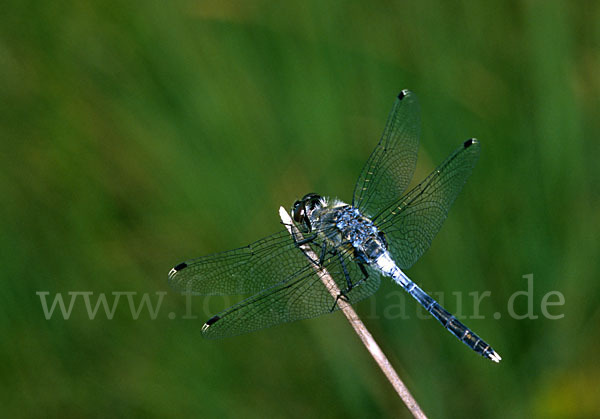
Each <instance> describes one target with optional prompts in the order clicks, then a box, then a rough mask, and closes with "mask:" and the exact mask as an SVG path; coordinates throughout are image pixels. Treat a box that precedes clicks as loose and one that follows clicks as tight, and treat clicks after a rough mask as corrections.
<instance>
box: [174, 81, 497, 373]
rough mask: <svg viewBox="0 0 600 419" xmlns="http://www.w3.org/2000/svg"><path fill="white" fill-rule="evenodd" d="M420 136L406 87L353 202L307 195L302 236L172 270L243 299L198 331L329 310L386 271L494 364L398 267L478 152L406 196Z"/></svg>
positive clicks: (301, 211) (215, 333)
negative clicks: (326, 278)
mask: <svg viewBox="0 0 600 419" xmlns="http://www.w3.org/2000/svg"><path fill="white" fill-rule="evenodd" d="M419 135H420V115H419V105H418V102H417V99H416V97H415V95H414V94H413V93H411V92H410V91H408V90H403V91H402V92H401V93H400V94H399V95H398V97H397V99H396V101H395V103H394V106H393V108H392V111H391V113H390V115H389V117H388V120H387V124H386V126H385V129H384V131H383V135H382V137H381V139H380V141H379V143H378V144H377V147H375V150H374V151H373V152H372V154H371V156H370V157H369V159H368V160H367V163H366V164H365V166H364V168H363V169H362V172H361V173H360V175H359V177H358V181H357V183H356V186H355V188H354V195H353V198H352V203H351V204H347V203H344V202H342V201H339V200H337V199H329V198H325V197H322V196H320V195H317V194H315V193H309V194H307V195H305V196H304V197H303V198H302V199H300V200H298V201H296V202H295V203H294V205H293V206H292V208H291V211H290V215H291V217H292V219H293V222H294V223H295V225H296V227H297V228H298V229H299V230H300V231H301V232H302V233H303V236H302V239H298V238H297V237H296V236H294V235H293V234H290V233H289V232H288V231H287V230H285V229H284V230H282V231H280V232H278V233H275V234H273V235H271V236H268V237H265V238H263V239H261V240H258V241H256V242H254V243H252V244H250V245H248V246H245V247H242V248H239V249H234V250H230V251H227V252H222V253H217V254H213V255H209V256H204V257H200V258H198V259H194V260H189V261H186V262H182V263H180V264H178V265H177V266H175V267H174V268H173V269H171V271H170V272H169V283H170V285H171V286H172V287H173V288H174V289H176V290H178V291H181V292H189V293H192V294H195V295H246V296H247V298H245V299H243V300H242V301H241V302H239V303H237V304H235V305H233V306H232V307H229V308H228V309H226V310H225V311H223V312H221V313H219V314H217V315H215V316H213V317H211V318H210V319H209V320H208V321H207V322H206V323H205V324H204V326H203V327H202V334H203V336H204V337H206V338H221V337H227V336H234V335H238V334H242V333H247V332H252V331H255V330H258V329H262V328H265V327H270V326H273V325H276V324H279V323H284V322H290V321H294V320H298V319H305V318H311V317H316V316H320V315H322V314H326V313H330V312H333V311H335V310H338V309H339V304H338V303H339V300H340V299H343V300H344V301H346V302H348V303H350V304H353V303H356V302H357V301H360V300H362V299H364V298H366V297H369V296H371V295H372V294H373V293H375V291H377V289H378V288H379V284H380V277H381V276H387V277H389V278H391V279H392V280H393V281H394V282H396V283H397V284H398V285H400V286H401V287H402V288H404V290H406V292H408V294H410V295H411V296H412V297H413V298H414V299H415V300H416V301H417V302H418V303H419V304H421V305H422V306H423V307H424V308H425V309H426V310H427V311H428V312H429V313H430V314H431V315H432V316H433V317H434V318H435V319H437V320H438V321H439V322H440V323H441V324H442V326H444V328H446V329H447V330H448V331H450V332H451V333H452V334H453V335H454V336H456V337H457V338H458V339H459V340H460V341H461V342H463V343H464V344H466V345H467V346H468V347H469V348H471V349H472V350H474V351H475V352H477V353H478V354H480V355H482V356H483V357H485V358H488V359H490V360H492V361H494V362H500V360H501V357H500V355H499V354H498V353H497V352H496V351H494V350H493V349H492V348H491V346H490V345H488V344H487V343H486V342H485V341H483V339H481V338H480V337H479V336H477V335H476V334H475V333H474V332H473V331H472V330H470V329H469V328H468V327H467V326H465V325H464V324H463V323H461V322H460V321H459V320H458V319H457V318H456V317H455V316H453V315H452V314H451V313H450V312H448V311H447V310H446V309H444V308H443V307H442V306H441V305H440V304H439V303H438V302H437V301H435V300H434V299H433V298H432V297H430V296H429V295H428V294H427V293H426V292H425V291H423V290H422V289H421V288H420V287H419V286H418V285H416V284H415V283H414V282H413V281H412V280H411V279H410V278H408V276H407V275H406V274H405V273H404V271H405V270H407V269H409V268H410V267H411V266H412V265H413V264H414V263H415V262H416V261H417V260H418V259H419V258H420V257H421V256H422V255H423V253H424V252H425V251H426V250H427V249H428V248H429V246H430V245H431V242H432V240H433V238H434V237H435V235H436V234H437V232H438V231H439V229H440V228H441V226H442V224H443V222H444V220H445V219H446V216H447V214H448V211H449V209H450V207H451V206H452V203H453V202H454V200H455V199H456V197H457V196H458V194H459V193H460V191H461V190H462V188H463V185H464V184H465V182H466V180H467V178H468V177H469V175H470V174H471V172H472V171H473V168H474V166H475V164H476V162H477V160H478V158H479V154H480V143H479V141H477V140H476V139H474V138H472V139H469V140H467V141H465V142H464V143H463V144H461V145H460V147H458V149H456V150H455V151H454V152H453V153H452V154H451V155H450V156H449V157H448V158H447V159H446V160H445V161H444V162H443V163H442V164H441V165H439V166H438V167H437V168H436V169H435V170H434V171H433V172H432V173H431V174H430V175H429V176H427V177H426V178H425V180H423V181H422V182H421V183H420V184H418V185H417V186H416V187H414V188H412V189H410V190H409V191H408V192H406V193H404V192H405V190H406V188H407V187H408V184H409V183H410V180H411V179H412V176H413V174H414V171H415V166H416V162H417V151H418V146H419ZM300 246H309V247H310V249H311V250H312V251H313V252H314V254H315V255H318V257H317V258H314V259H311V258H309V257H307V256H306V254H305V253H304V252H303V251H301V250H300ZM315 266H317V267H320V268H324V269H326V270H327V271H328V272H329V273H330V274H331V276H332V278H333V279H334V281H335V283H336V286H337V288H336V290H337V291H336V292H337V295H336V293H332V292H331V290H329V289H327V288H326V285H325V284H324V283H323V282H321V280H320V279H319V276H318V274H317V270H316V269H315Z"/></svg>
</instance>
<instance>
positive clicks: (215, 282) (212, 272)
mask: <svg viewBox="0 0 600 419" xmlns="http://www.w3.org/2000/svg"><path fill="white" fill-rule="evenodd" d="M308 264H309V262H308V260H307V259H306V257H305V256H304V255H303V253H302V252H301V251H300V250H299V249H298V248H297V246H296V245H295V243H294V240H293V238H292V237H291V236H290V234H289V233H288V231H287V230H282V231H280V232H278V233H275V234H273V235H271V236H268V237H265V238H263V239H261V240H258V241H256V242H254V243H252V244H250V245H248V246H245V247H241V248H239V249H234V250H230V251H227V252H222V253H217V254H213V255H208V256H204V257H200V258H198V259H193V260H190V261H187V262H183V263H180V264H179V265H177V266H175V267H174V268H173V269H171V271H170V272H169V284H170V285H171V287H173V288H174V289H175V290H177V291H180V292H190V293H192V294H197V295H244V294H245V295H248V294H254V293H257V292H259V291H260V290H262V289H264V288H268V287H270V286H272V285H274V284H277V283H279V282H281V281H282V280H283V279H285V278H287V277H289V276H290V275H293V274H295V273H297V272H299V271H301V270H302V269H303V268H306V266H307V265H308Z"/></svg>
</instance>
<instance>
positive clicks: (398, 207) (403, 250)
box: [373, 139, 480, 269]
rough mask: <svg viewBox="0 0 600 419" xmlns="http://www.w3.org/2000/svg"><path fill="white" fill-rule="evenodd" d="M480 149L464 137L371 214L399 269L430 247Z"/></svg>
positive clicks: (406, 265)
mask: <svg viewBox="0 0 600 419" xmlns="http://www.w3.org/2000/svg"><path fill="white" fill-rule="evenodd" d="M479 152H480V144H479V142H478V141H477V140H476V139H471V140H468V141H466V142H465V143H464V144H463V145H461V146H460V147H459V148H458V149H457V150H456V151H454V153H452V154H451V155H450V157H448V158H447V159H446V160H445V161H444V162H443V163H442V164H441V165H440V166H438V167H437V169H435V170H434V171H433V172H432V173H431V174H430V175H429V176H427V178H425V180H424V181H423V182H421V183H420V184H419V185H418V186H416V187H415V188H414V189H412V190H411V191H410V192H408V193H407V194H406V195H404V196H403V197H402V198H400V199H399V200H397V201H396V202H394V203H392V204H391V205H389V207H388V208H386V209H384V210H383V211H382V212H381V213H379V214H378V215H376V216H375V217H373V222H374V223H375V224H376V225H377V226H378V228H379V229H380V230H381V231H383V232H384V234H385V237H386V239H387V242H388V248H389V250H390V252H391V254H392V256H393V257H394V260H395V261H396V263H397V264H398V266H399V267H400V268H401V269H408V268H410V267H411V266H412V265H413V264H414V263H415V262H416V261H417V260H418V259H419V258H420V257H421V256H422V255H423V253H425V251H426V250H427V249H428V248H429V246H430V245H431V241H432V240H433V238H434V237H435V235H436V234H437V232H438V231H439V230H440V228H441V227H442V224H443V223H444V220H445V219H446V216H447V214H448V210H449V209H450V207H451V206H452V203H453V202H454V200H455V199H456V197H457V196H458V194H459V193H460V191H461V189H462V187H463V185H464V184H465V182H466V181H467V178H468V177H469V175H470V174H471V172H472V171H473V167H475V164H476V163H477V160H478V158H479Z"/></svg>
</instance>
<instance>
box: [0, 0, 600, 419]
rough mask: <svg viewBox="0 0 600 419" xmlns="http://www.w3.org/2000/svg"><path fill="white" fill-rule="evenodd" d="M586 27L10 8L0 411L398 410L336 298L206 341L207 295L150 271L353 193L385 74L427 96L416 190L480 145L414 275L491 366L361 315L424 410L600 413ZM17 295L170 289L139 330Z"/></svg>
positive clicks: (278, 13) (127, 316) (336, 11)
mask: <svg viewBox="0 0 600 419" xmlns="http://www.w3.org/2000/svg"><path fill="white" fill-rule="evenodd" d="M598 22H600V3H598V2H593V1H589V2H585V1H579V2H567V1H564V2H560V1H533V0H529V1H523V2H518V1H517V2H515V1H511V2H497V1H495V2H470V1H462V2H461V1H452V2H446V1H422V2H416V1H415V2H381V3H379V2H378V3H370V2H357V1H350V2H341V1H339V2H335V1H325V2H322V1H309V2H294V3H292V2H289V3H287V2H286V3H284V2H281V3H280V2H271V1H254V2H245V3H244V4H237V2H233V1H199V2H193V1H173V2H161V1H149V2H136V1H124V0H122V1H119V0H115V1H108V2H61V1H58V2H29V1H20V2H14V1H13V2H8V4H5V5H4V7H3V13H2V16H1V17H0V34H1V35H0V95H1V100H0V107H1V112H0V121H1V124H0V137H1V138H2V142H3V147H2V149H3V151H2V153H1V154H0V156H1V157H0V158H1V162H0V163H1V164H0V192H1V196H2V205H1V206H0V219H1V220H2V234H1V236H0V246H1V248H0V263H1V272H2V281H1V285H0V287H1V294H0V310H1V315H0V325H1V329H0V330H1V332H2V345H1V349H0V361H1V363H2V368H1V369H0V380H1V381H0V382H1V384H2V389H1V390H2V391H0V406H2V407H1V408H0V410H2V411H3V413H4V414H3V416H6V417H9V416H24V417H40V416H49V417H82V416H113V415H118V416H131V417H135V416H139V417H171V416H172V417H183V416H186V417H203V418H204V417H206V418H210V417H240V416H244V417H397V416H400V417H406V416H408V411H407V410H406V408H405V407H404V406H403V405H402V403H401V402H400V400H399V399H398V398H397V396H396V395H395V393H394V391H393V390H392V388H391V386H390V385H389V383H388V382H387V381H386V380H385V379H384V377H383V374H382V373H381V372H380V371H379V370H378V368H377V367H376V366H375V364H374V362H373V361H372V360H371V359H370V358H369V356H368V355H367V353H366V351H365V349H364V348H363V347H362V345H361V344H360V343H359V341H358V339H357V337H356V336H355V335H354V333H353V331H352V329H351V328H350V327H349V325H348V324H347V323H346V321H345V319H344V318H343V316H342V315H341V314H340V313H336V314H334V315H330V316H324V317H321V318H320V319H319V320H307V321H302V322H296V323H293V324H288V325H285V326H281V327H277V328H272V329H268V330H264V331H261V332H256V333H254V334H250V335H246V336H240V337H236V338H232V339H228V340H222V341H206V340H203V339H202V338H201V335H200V328H201V325H202V323H203V321H205V320H206V319H207V318H208V317H209V316H210V315H211V314H214V312H215V310H218V309H219V307H222V306H223V304H224V303H225V302H226V301H225V302H224V301H223V300H222V299H221V300H219V299H215V298H213V299H206V298H201V297H194V299H193V300H192V302H193V307H191V313H192V316H197V318H196V319H184V318H182V317H184V316H185V314H186V310H187V309H186V300H185V298H184V297H182V296H178V295H176V294H175V293H174V292H172V291H170V290H169V289H168V285H167V272H168V271H169V269H170V268H171V267H172V266H173V265H174V264H176V263H178V262H181V261H183V260H186V259H189V258H192V257H197V256H200V255H204V254H207V253H213V252H217V251H222V250H227V249H229V248H234V247H239V246H242V245H245V244H247V243H249V242H251V241H254V240H255V239H258V238H260V237H261V236H263V235H266V234H269V233H272V232H274V231H276V230H277V229H279V228H280V225H279V218H278V215H277V209H278V207H279V206H280V205H284V206H285V207H286V208H287V207H289V206H290V205H291V204H292V203H293V202H294V200H295V199H297V198H298V197H300V196H302V195H304V194H305V193H307V192H311V191H314V192H319V193H321V194H323V195H332V196H337V197H339V198H341V199H344V200H350V199H351V194H352V191H353V186H354V182H355V180H356V178H357V176H358V174H359V172H360V169H361V168H362V165H363V164H364V162H365V161H366V159H367V157H368V156H369V153H370V152H371V150H372V149H373V148H374V146H375V144H376V143H377V141H378V139H379V136H380V134H381V132H382V130H383V127H384V124H385V121H386V117H387V113H388V111H389V110H390V109H391V107H392V104H393V101H394V98H395V96H396V94H397V93H398V92H399V90H400V89H403V88H409V89H411V90H412V91H414V92H415V93H416V94H417V96H418V98H419V101H420V104H421V109H422V138H421V147H420V150H419V163H418V167H417V173H416V176H415V181H418V180H420V179H422V178H423V177H424V176H425V175H426V174H427V173H428V172H429V171H430V170H432V169H433V168H434V167H435V165H436V164H438V163H440V162H441V161H442V160H443V159H444V158H445V157H446V156H447V155H448V154H449V153H450V152H451V151H452V150H454V149H455V148H456V147H457V146H458V145H459V144H461V142H462V141H464V140H465V139H467V138H469V137H472V136H475V137H477V138H479V139H480V140H481V143H482V157H481V159H480V161H479V164H478V166H477V167H476V168H475V171H474V173H473V176H472V177H471V179H470V180H469V182H468V184H467V186H466V187H465V189H464V190H463V192H462V194H461V195H460V196H459V198H458V200H457V201H456V203H455V205H454V207H453V209H452V211H451V212H450V216H449V218H448V220H447V221H446V223H445V225H444V227H443V228H442V230H441V232H440V234H439V235H438V236H437V238H436V240H435V241H434V243H433V245H432V247H431V249H430V250H429V251H428V252H427V253H426V254H425V255H424V256H423V257H422V258H421V260H420V261H419V262H418V263H417V264H416V265H415V266H414V267H413V268H412V269H411V270H410V271H409V272H408V274H409V276H411V277H412V278H413V279H414V280H415V281H416V282H417V283H419V284H421V286H422V287H423V288H424V289H425V290H427V291H430V292H431V293H433V295H434V296H436V297H439V298H441V299H442V300H443V303H444V304H445V305H446V307H447V308H448V309H450V310H452V311H455V312H459V313H460V314H462V315H463V316H464V321H465V323H466V324H468V325H469V326H470V327H472V328H473V329H474V330H475V331H476V332H478V333H479V334H480V335H481V336H482V337H483V338H484V339H486V340H487V341H488V342H489V343H491V344H492V346H493V347H494V348H495V349H496V350H497V351H498V352H499V353H500V354H501V355H502V356H503V358H504V359H503V361H502V362H501V363H500V364H499V365H496V364H493V363H491V362H489V361H487V360H484V359H482V358H480V357H478V356H477V355H476V354H474V353H472V352H471V351H470V350H469V349H468V348H466V347H465V346H464V345H462V344H460V343H459V342H458V341H456V339H455V338H454V337H452V336H451V335H450V334H449V333H447V332H445V331H444V330H443V329H442V328H441V327H440V326H439V325H438V324H437V323H436V322H435V321H434V320H431V319H428V318H427V317H426V316H423V315H422V312H421V311H418V310H417V308H416V305H415V303H414V302H413V301H412V300H409V299H408V298H406V299H404V300H401V299H400V295H402V294H401V293H400V292H399V291H398V287H397V286H394V285H393V284H391V283H390V281H387V280H383V281H382V286H381V289H380V291H379V292H378V293H377V294H376V295H375V296H374V297H373V298H371V299H370V300H367V301H365V302H362V303H360V304H359V305H358V306H357V309H358V311H359V313H360V314H362V316H363V318H364V320H365V322H366V323H367V325H368V326H369V328H370V329H371V331H372V333H373V334H374V335H375V337H376V338H377V339H378V341H379V343H380V344H381V346H382V348H383V349H384V351H385V352H386V353H387V355H388V356H389V357H390V360H391V362H392V363H393V364H394V366H395V367H396V368H397V370H398V371H399V374H400V375H401V377H402V378H403V379H404V380H405V381H406V384H407V385H408V386H409V388H410V390H411V391H412V392H413V394H414V396H415V398H416V399H417V400H418V401H419V403H420V404H421V406H422V408H423V410H424V411H425V412H426V413H427V414H429V415H431V416H432V417H484V416H485V417H531V416H536V417H598V416H600V407H599V406H600V405H599V403H598V401H597V398H598V394H600V384H599V380H598V377H599V376H600V363H599V361H598V351H599V350H600V329H599V328H598V323H599V321H600V311H599V309H598V303H599V301H598V295H599V293H600V281H598V274H599V271H600V269H599V262H598V254H599V253H600V249H599V247H600V245H599V241H598V237H599V235H600V217H599V215H598V205H599V204H600V194H599V192H600V188H599V186H598V185H599V182H598V180H599V175H600V171H599V169H598V162H597V159H598V157H599V156H600V141H599V140H600V136H599V134H600V114H599V112H598V111H599V109H600V101H599V99H598V98H599V97H600V49H599V45H600V25H599V24H598ZM528 274H533V275H534V280H533V290H532V292H531V294H530V297H531V301H530V302H528V298H527V297H526V296H523V295H521V296H519V297H517V298H516V299H515V300H514V303H515V304H514V307H515V311H516V312H517V313H519V314H523V313H526V312H527V311H528V304H531V306H530V307H531V309H532V311H533V314H534V315H536V316H538V318H536V319H516V318H514V316H510V315H509V312H508V303H509V300H510V298H511V296H513V295H514V293H516V292H518V291H523V290H526V288H527V281H526V279H524V278H523V275H528ZM485 291H489V292H490V293H491V295H490V296H489V297H486V298H484V299H483V300H482V301H481V303H480V305H479V315H480V316H479V317H482V318H470V317H474V314H475V308H474V307H473V301H472V297H471V296H470V295H469V293H472V292H478V293H483V292H485ZM551 291H557V292H560V293H562V295H564V299H565V303H564V305H559V306H552V307H549V312H550V313H551V314H553V315H560V314H564V317H563V318H561V319H558V320H552V319H549V318H547V317H546V316H544V315H543V312H542V311H541V304H542V301H543V298H544V296H545V295H546V294H547V293H548V292H551ZM36 292H48V293H49V294H46V297H45V298H46V299H47V301H48V304H49V305H50V304H51V303H52V301H53V300H54V298H55V296H56V295H57V293H60V294H61V295H62V296H63V298H64V299H65V304H66V305H67V306H68V303H69V301H70V297H69V294H68V293H69V292H88V293H89V292H93V294H92V295H91V296H89V294H88V296H89V298H90V300H91V302H92V305H95V303H96V301H97V298H98V296H99V295H102V293H104V294H105V295H106V296H107V299H108V303H109V305H111V304H112V302H113V300H114V298H115V297H114V295H113V294H111V293H113V292H130V293H134V292H135V293H137V294H135V295H134V294H130V298H131V299H132V301H133V302H134V303H135V304H137V305H139V303H140V300H141V299H142V296H143V295H144V294H147V295H148V296H149V297H150V301H151V302H152V303H153V304H154V305H155V306H156V304H157V302H158V301H159V299H160V298H161V297H160V296H161V295H162V296H163V298H162V301H161V306H160V309H159V311H158V312H157V315H156V318H155V319H152V318H151V317H152V316H150V314H148V310H147V309H146V308H143V309H142V311H141V313H140V314H139V317H138V319H137V320H136V319H134V318H133V317H134V316H133V315H132V313H131V311H130V308H129V306H128V300H127V296H126V295H122V297H121V299H120V301H119V303H118V305H117V306H116V311H115V313H114V316H113V318H112V319H108V318H107V316H106V314H104V312H103V309H102V308H100V312H99V313H98V314H97V316H96V317H95V318H94V319H93V320H90V318H89V316H88V314H87V312H86V308H85V305H84V297H83V294H80V295H79V296H77V297H76V298H75V299H74V300H73V301H74V303H73V308H72V312H71V315H70V317H69V319H64V318H63V317H62V315H60V312H59V308H56V307H55V309H56V311H55V312H54V314H53V316H52V318H51V319H49V320H47V319H46V318H45V316H44V311H43V307H42V303H41V297H40V295H38V294H36ZM157 293H159V294H157ZM160 293H163V294H160ZM164 293H166V294H164ZM440 293H442V294H440ZM453 293H458V294H453ZM456 295H458V296H461V298H462V301H457V299H456ZM42 297H43V295H42ZM547 298H548V297H547ZM557 298H558V297H556V294H555V295H554V296H553V297H551V298H550V301H557ZM401 301H405V313H406V315H405V316H404V317H408V318H407V319H402V318H398V315H397V311H394V310H396V309H397V308H398V307H399V304H400V302H401ZM67 308H68V307H67ZM169 313H174V314H173V315H171V317H173V316H174V317H175V318H174V319H172V318H171V317H169ZM417 313H420V314H419V316H417ZM495 313H499V316H500V318H497V316H496V317H494V314H495ZM188 314H189V313H188ZM420 317H423V319H421V318H420Z"/></svg>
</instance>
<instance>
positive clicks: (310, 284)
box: [202, 249, 380, 338]
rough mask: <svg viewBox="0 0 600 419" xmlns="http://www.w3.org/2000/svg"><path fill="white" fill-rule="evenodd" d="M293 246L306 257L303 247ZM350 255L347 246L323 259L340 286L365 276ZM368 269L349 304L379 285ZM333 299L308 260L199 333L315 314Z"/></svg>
mask: <svg viewBox="0 0 600 419" xmlns="http://www.w3.org/2000/svg"><path fill="white" fill-rule="evenodd" d="M296 250H297V251H298V253H299V254H300V255H302V257H303V258H304V259H305V260H306V256H305V255H304V254H303V253H302V251H300V249H296ZM351 255H352V253H351V251H350V250H347V251H345V252H340V251H338V253H337V254H330V255H329V256H328V257H327V258H326V259H325V261H324V263H323V266H324V267H325V268H326V269H327V270H328V271H329V273H330V274H331V276H332V277H333V279H334V280H335V282H336V283H337V285H338V287H339V288H340V289H345V288H347V279H346V278H349V279H350V281H351V282H352V283H353V284H357V283H359V281H360V280H361V279H362V278H363V277H364V276H363V274H362V272H361V271H360V269H359V267H358V265H357V264H356V263H354V262H353V261H352V256H351ZM367 269H368V270H369V277H368V279H367V280H366V281H363V282H361V283H360V284H359V285H358V286H356V287H354V288H352V289H351V290H350V291H349V292H348V293H347V294H346V297H347V298H348V302H350V303H351V304H352V303H355V302H357V301H360V300H362V299H364V298H366V297H368V296H370V295H372V294H373V293H374V292H375V291H377V289H378V288H379V282H380V278H379V275H378V274H377V273H376V272H375V271H372V270H370V268H367ZM334 295H336V294H335V293H334ZM335 300H336V299H335V298H334V297H333V296H332V295H331V293H330V291H329V290H328V289H327V288H326V287H325V285H324V284H323V283H322V282H321V280H320V279H319V277H318V275H317V273H316V271H315V269H314V264H313V263H312V262H310V264H308V265H305V266H304V267H302V268H301V269H299V270H296V271H294V272H293V273H292V274H290V275H288V276H287V277H285V278H284V279H283V280H281V281H280V282H278V283H276V284H274V285H272V286H271V287H269V288H266V289H264V290H262V291H260V292H258V293H256V294H255V295H253V296H251V297H249V298H247V299H245V300H243V301H241V302H240V303H238V304H236V305H234V306H232V307H230V308H228V309H227V310H225V311H223V312H221V313H219V314H218V315H216V316H214V317H212V318H211V319H210V320H208V321H207V322H206V324H205V325H204V327H203V328H202V333H203V336H204V337H206V338H223V337H228V336H235V335H239V334H242V333H247V332H252V331H255V330H259V329H263V328H266V327H270V326H274V325H276V324H280V323H284V322H291V321H294V320H300V319H306V318H311V317H316V316H320V315H322V314H326V313H330V312H332V310H337V309H339V305H338V304H335Z"/></svg>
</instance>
